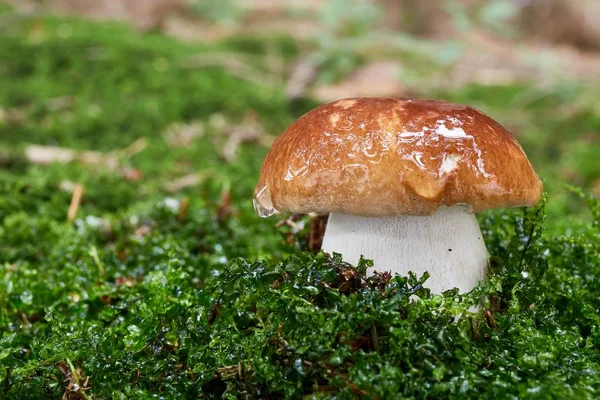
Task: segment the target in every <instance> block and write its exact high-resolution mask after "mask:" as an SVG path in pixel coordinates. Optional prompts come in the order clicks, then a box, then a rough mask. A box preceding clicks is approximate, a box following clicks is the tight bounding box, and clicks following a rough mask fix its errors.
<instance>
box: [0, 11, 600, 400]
mask: <svg viewBox="0 0 600 400" xmlns="http://www.w3.org/2000/svg"><path fill="white" fill-rule="evenodd" d="M2 29H3V31H2V32H1V33H2V34H3V39H2V41H0V71H1V73H0V108H2V110H3V114H2V115H4V116H5V117H3V118H2V120H1V121H0V145H1V146H2V149H3V150H2V151H3V152H6V154H5V155H4V156H5V157H4V158H0V160H4V159H6V162H4V161H3V163H2V168H1V169H0V394H1V395H0V398H8V399H28V398H30V399H39V398H61V397H62V396H63V394H64V393H65V392H66V393H67V397H69V398H72V399H80V398H86V397H88V398H94V399H122V398H123V399H124V398H148V397H152V396H155V397H158V398H165V399H176V398H188V397H189V398H197V397H203V398H230V399H233V398H282V397H288V398H301V397H303V396H306V397H308V398H339V399H346V398H348V399H350V398H358V397H359V396H361V395H366V396H368V397H379V398H394V397H399V396H400V397H405V398H477V399H480V398H489V399H498V398H515V397H516V398H559V397H563V398H578V399H579V398H595V397H598V391H599V390H600V384H599V382H600V331H599V324H600V319H599V317H598V315H597V313H596V310H598V309H599V308H600V300H599V299H600V296H599V294H600V280H598V279H597V277H598V275H599V274H600V205H598V202H597V201H596V200H594V199H592V198H590V197H586V196H584V195H582V194H581V193H579V192H577V191H573V190H567V189H563V188H564V182H565V175H564V174H563V172H562V169H567V170H570V171H574V173H575V174H576V175H577V176H578V177H579V178H580V180H578V181H577V183H578V184H579V185H581V186H583V187H585V188H589V186H590V185H591V184H592V182H593V181H594V180H595V179H597V174H598V171H597V168H596V167H595V165H596V164H595V163H594V158H593V157H594V155H595V154H597V153H596V152H594V151H595V150H596V149H598V143H597V142H596V141H595V138H593V137H592V138H591V139H586V138H587V136H586V135H588V134H589V132H592V131H595V130H597V129H598V128H599V126H598V121H599V116H598V114H597V112H596V111H594V110H593V108H592V107H591V106H590V107H586V106H582V107H581V108H580V109H578V110H576V112H574V113H571V114H570V117H569V119H568V120H564V121H563V120H562V119H561V117H560V115H561V114H557V113H556V109H557V108H558V109H562V107H565V106H566V105H568V104H571V103H572V102H573V99H575V98H578V96H586V95H588V96H593V92H592V90H593V89H589V91H587V90H588V89H585V88H579V87H575V88H573V89H572V91H571V92H568V93H567V92H561V94H555V95H553V94H548V93H541V92H536V89H532V88H527V87H511V88H505V89H502V90H500V89H493V90H492V89H490V88H487V89H485V90H484V89H483V88H480V87H469V88H466V89H464V90H461V91H457V92H454V93H446V94H432V95H439V96H444V97H447V98H450V99H453V100H456V101H462V102H466V103H470V104H474V105H476V106H482V108H484V107H483V106H485V107H486V108H487V111H490V113H491V114H492V115H496V114H498V115H499V119H501V120H502V121H503V122H505V123H506V124H507V125H512V126H511V127H513V128H514V127H516V128H517V131H518V132H517V133H518V135H519V139H520V141H521V142H522V143H523V145H524V146H525V148H526V150H527V152H528V153H529V154H531V155H532V160H533V162H534V164H535V165H536V168H537V169H538V170H539V171H540V174H541V175H542V176H543V177H544V178H545V179H546V181H547V184H548V185H547V186H548V187H549V189H550V192H551V196H550V197H549V200H548V203H547V204H546V203H545V204H544V205H542V206H540V208H538V209H529V210H522V209H518V210H510V211H507V210H499V211H493V212H488V213H485V214H483V215H481V216H480V223H481V226H482V229H483V232H484V235H485V238H486V242H487V244H488V247H489V250H490V253H491V254H492V258H493V274H492V276H491V277H490V279H489V280H488V282H487V283H486V284H485V285H484V286H482V287H479V288H477V289H476V290H475V291H474V292H473V293H470V294H459V293H456V292H454V291H450V292H447V293H445V294H444V295H442V296H431V295H430V294H429V292H428V291H427V289H426V286H427V282H426V281H424V278H425V277H423V278H419V277H414V276H410V277H394V278H393V279H391V280H389V281H388V280H386V279H385V278H383V277H375V278H371V279H369V280H365V279H364V278H363V276H364V274H363V273H364V270H365V267H366V266H367V262H366V261H365V262H364V263H363V264H361V265H360V266H359V267H358V268H355V267H351V266H349V265H346V264H344V263H342V262H341V261H340V260H339V259H338V258H335V257H334V258H331V257H329V256H325V255H323V254H319V255H311V254H308V253H305V252H303V250H304V249H305V239H304V238H303V236H302V235H303V234H305V233H306V227H305V228H303V229H302V230H301V232H299V233H298V234H296V236H295V237H294V236H291V232H289V231H287V230H286V229H284V228H282V229H278V228H276V227H275V226H274V225H275V222H276V221H273V220H272V219H267V220H262V219H259V218H258V217H256V216H255V215H254V213H253V211H252V208H251V203H250V201H249V198H250V195H251V193H252V189H253V186H254V183H255V180H256V177H257V173H258V168H259V166H260V162H261V160H262V157H263V156H264V154H265V151H266V149H265V148H263V147H261V146H258V145H256V144H246V145H244V146H242V147H241V148H240V149H239V153H238V157H237V159H235V160H233V161H231V162H227V161H225V160H224V159H223V158H222V157H221V156H220V153H219V152H220V149H221V146H222V143H223V137H222V135H223V134H224V133H223V132H220V131H219V130H218V129H216V128H214V127H213V126H212V125H211V124H210V123H208V121H209V119H210V118H211V115H213V114H214V113H220V114H222V115H223V116H224V117H225V118H226V119H227V120H229V121H233V122H234V123H239V122H240V121H242V120H243V117H244V115H245V114H246V113H247V112H248V111H253V112H255V113H257V115H258V119H259V121H260V122H261V123H263V124H264V126H265V127H266V129H267V131H268V132H270V133H273V134H276V133H277V132H279V131H281V130H282V129H283V128H284V127H285V126H286V125H287V124H288V123H289V122H291V121H292V120H293V119H294V118H295V117H297V116H298V115H299V114H300V113H302V112H303V111H305V110H307V109H308V108H310V107H311V106H312V104H309V103H306V104H301V103H296V104H290V103H289V102H288V101H287V100H286V99H285V97H284V95H283V91H282V90H281V88H277V87H275V88H265V87H262V86H259V85H257V84H254V83H252V82H248V81H247V80H245V79H240V78H239V77H236V76H233V75H232V74H230V73H229V72H227V71H226V70H224V69H220V68H191V67H190V66H189V64H187V63H186V60H189V59H190V58H193V57H201V56H202V55H203V54H206V53H207V52H222V51H225V50H226V51H236V52H239V51H242V50H243V49H251V50H252V52H255V53H256V54H258V55H259V56H260V55H261V54H262V52H261V49H264V47H262V46H261V42H253V41H252V40H251V39H247V38H245V39H243V40H242V39H240V40H231V41H229V42H228V43H220V44H215V45H214V46H199V45H184V44H181V43H178V42H175V41H172V40H170V39H167V38H164V37H161V36H157V35H150V36H141V35H139V34H135V33H132V32H130V31H129V30H127V29H125V28H123V27H121V26H118V25H110V24H108V25H104V24H99V25H98V24H89V23H79V22H74V21H71V20H62V19H34V20H31V19H23V20H19V21H16V22H14V23H12V24H9V25H7V26H6V27H3V28H2ZM269 46H271V47H272V46H281V53H282V54H293V53H294V52H295V49H294V46H293V44H290V43H289V41H287V40H281V41H277V40H274V41H273V43H271V44H269ZM264 52H266V50H264ZM32 54H35V57H33V56H32ZM259 58H260V57H259ZM519 93H528V96H533V94H537V97H536V96H533V98H534V100H535V101H533V100H532V101H531V102H527V106H526V107H524V109H523V110H522V109H521V108H519V107H516V108H509V107H508V106H507V103H508V102H509V101H510V99H514V98H515V94H519ZM590 93H592V94H590ZM523 104H524V103H523ZM6 115H8V116H9V117H6ZM524 116H525V117H524ZM196 120H197V121H201V122H202V123H204V126H205V133H204V135H203V136H201V137H198V138H196V139H194V140H192V141H191V142H190V143H189V144H187V145H185V146H183V147H176V146H173V145H171V144H169V141H168V140H166V139H165V137H164V135H163V134H162V133H163V132H164V130H165V128H166V127H167V126H169V125H170V124H172V123H174V122H192V121H196ZM140 137H142V138H145V140H146V144H147V146H146V147H145V148H144V149H143V150H141V151H140V152H138V153H136V154H135V155H134V156H132V157H126V156H123V155H121V156H120V158H121V164H122V166H123V167H128V168H134V169H138V170H140V171H141V172H142V173H143V176H142V178H141V179H139V180H135V179H134V180H128V179H125V178H124V177H123V176H122V174H121V173H120V172H119V171H118V170H109V169H106V168H92V167H86V166H82V165H76V164H69V165H50V166H43V167H42V166H35V165H32V164H30V163H28V162H26V160H25V158H24V156H23V153H22V151H23V149H24V148H25V147H26V146H27V145H28V144H30V143H36V144H51V145H60V146H64V147H68V148H75V149H82V150H101V151H104V152H108V151H114V150H119V149H122V148H124V147H125V146H128V145H129V144H131V143H132V142H134V141H135V140H136V139H138V138H140ZM542 138H544V140H543V141H541V139H542ZM584 139H585V140H590V141H589V142H586V143H587V145H582V144H581V143H582V142H581V140H584ZM540 143H544V144H543V146H542V145H540ZM198 171H203V173H204V174H205V180H204V181H203V182H202V183H201V184H199V185H197V186H193V187H188V188H184V189H182V190H181V191H179V192H177V193H176V194H172V193H168V192H167V190H166V189H165V183H167V182H169V181H170V180H173V179H175V178H179V177H182V176H185V175H187V174H189V173H192V172H198ZM579 178H578V179H579ZM68 182H81V183H83V184H84V185H85V193H84V196H83V201H82V204H81V207H80V209H79V213H78V218H77V219H76V220H75V221H74V222H73V223H68V222H66V215H67V209H68V205H69V202H70V199H71V193H70V192H69V190H68V187H69V183H68ZM222 192H225V193H229V194H230V195H231V203H230V204H228V203H227V201H223V200H222V199H221V193H222ZM170 196H172V197H175V198H174V199H171V198H170ZM184 197H188V198H189V199H190V205H189V210H188V213H187V215H186V217H185V219H183V220H182V219H181V218H180V217H179V210H178V207H179V204H180V203H179V201H180V200H181V199H183V198H184ZM583 204H587V205H588V206H587V207H583ZM566 211H569V212H570V214H571V215H576V216H577V219H576V220H575V219H572V218H571V217H567V216H566V215H565V213H566ZM571 211H573V212H571ZM301 222H303V221H301ZM304 222H305V221H304ZM290 238H291V239H292V240H289V241H288V239H290ZM415 296H416V297H418V298H420V300H419V301H414V300H411V297H415ZM481 298H485V299H486V300H485V303H484V306H483V307H482V308H481V310H480V311H478V312H476V313H471V312H469V311H468V310H469V308H470V307H471V306H473V305H474V304H476V303H477V302H478V301H479V300H480V299H481ZM87 378H89V380H87V383H86V379H87ZM75 384H77V385H78V386H79V388H80V389H78V390H75V388H74V386H73V385H75ZM86 384H87V386H86ZM82 387H85V388H87V387H89V390H81V388H82Z"/></svg>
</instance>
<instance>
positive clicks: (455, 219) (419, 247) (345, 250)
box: [322, 206, 488, 293]
mask: <svg viewBox="0 0 600 400" xmlns="http://www.w3.org/2000/svg"><path fill="white" fill-rule="evenodd" d="M322 249H323V251H325V252H328V253H334V252H335V253H340V254H341V255H342V257H343V259H344V261H346V262H349V263H351V264H356V263H358V261H359V259H360V257H361V255H362V256H364V257H365V258H368V259H372V260H373V262H374V264H375V265H374V268H373V270H374V271H391V272H392V274H396V273H397V274H401V275H407V274H408V272H409V271H412V272H414V273H415V274H416V275H417V276H421V275H422V274H423V273H424V272H426V271H427V272H429V274H430V278H429V279H428V280H427V282H426V283H425V286H426V287H429V288H430V289H431V290H432V292H433V293H441V292H443V291H445V290H449V289H452V288H455V287H456V288H458V289H459V290H460V291H461V292H466V291H470V290H471V289H473V288H474V287H475V286H476V285H477V283H478V282H479V281H480V280H481V279H484V278H485V276H486V273H487V269H488V252H487V249H486V247H485V243H484V241H483V236H482V235H481V230H480V229H479V225H478V224H477V220H476V218H475V215H474V214H471V213H467V212H465V209H464V207H462V206H454V207H442V208H440V209H438V211H437V212H436V213H434V214H433V215H431V216H413V215H400V216H389V217H381V218H365V217H358V216H355V215H349V214H336V213H333V214H330V216H329V221H328V222H327V228H326V230H325V237H324V238H323V247H322ZM369 272H370V273H373V271H369Z"/></svg>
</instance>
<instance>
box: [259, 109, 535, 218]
mask: <svg viewBox="0 0 600 400" xmlns="http://www.w3.org/2000/svg"><path fill="white" fill-rule="evenodd" d="M541 195H542V184H541V181H540V179H539V177H538V176H537V175H536V173H535V171H534V170H533V168H532V167H531V164H530V163H529V161H528V159H527V156H526V155H525V153H524V152H523V149H522V148H521V146H519V144H518V143H517V142H516V141H515V139H514V138H513V137H512V136H511V135H510V133H508V132H507V131H506V129H504V128H503V127H502V126H501V125H500V124H498V123H497V122H496V121H494V120H493V119H491V118H490V117H488V116H486V115H485V114H483V113H482V112H480V111H478V110H476V109H474V108H472V107H468V106H464V105H457V104H451V103H447V102H443V101H425V100H405V99H397V98H356V99H346V100H339V101H336V102H333V103H329V104H325V105H322V106H319V107H317V108H315V109H313V110H312V111H309V112H308V113H307V114H305V115H303V116H302V117H300V118H299V119H298V120H297V121H296V122H294V123H293V124H292V125H291V126H290V127H289V128H288V129H287V130H286V131H285V132H284V133H283V134H282V135H281V136H279V137H278V138H277V140H276V141H275V142H274V143H273V146H272V147H271V149H270V151H269V152H268V154H267V156H266V158H265V160H264V162H263V164H262V168H261V171H260V179H259V182H258V184H257V186H256V190H255V193H254V203H255V208H256V209H257V211H258V212H259V214H261V215H263V216H268V215H270V214H272V213H273V212H276V211H279V212H295V213H303V214H306V213H311V212H314V213H320V214H326V213H344V214H353V215H359V216H368V217H382V216H391V215H430V214H432V213H434V212H435V211H436V210H437V209H438V207H440V206H453V205H465V206H466V207H467V208H468V209H470V210H472V211H473V212H478V211H482V210H485V209H489V208H501V207H516V206H531V205H535V204H536V203H538V202H539V200H540V197H541Z"/></svg>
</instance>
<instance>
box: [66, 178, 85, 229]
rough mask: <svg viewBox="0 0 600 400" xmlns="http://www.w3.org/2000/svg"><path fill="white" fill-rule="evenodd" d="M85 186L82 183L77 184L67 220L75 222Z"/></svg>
mask: <svg viewBox="0 0 600 400" xmlns="http://www.w3.org/2000/svg"><path fill="white" fill-rule="evenodd" d="M83 189H84V186H83V185H82V184H81V183H78V184H76V185H75V188H74V190H73V195H72V196H71V204H70V205H69V211H68V212H67V221H69V222H73V220H74V219H75V217H76V216H77V211H78V210H79V206H80V205H81V198H82V196H83Z"/></svg>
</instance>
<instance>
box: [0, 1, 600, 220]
mask: <svg viewBox="0 0 600 400" xmlns="http://www.w3.org/2000/svg"><path fill="white" fill-rule="evenodd" d="M0 3H2V2H0ZM3 4H4V5H3V6H2V10H3V11H2V14H0V16H1V19H0V33H1V34H2V36H4V39H2V40H1V41H0V75H3V83H2V85H1V87H0V91H2V94H0V141H1V143H2V144H3V145H4V148H5V149H7V150H5V152H6V154H5V155H4V156H3V157H4V159H5V160H12V158H11V157H13V154H14V152H15V151H22V152H24V154H25V159H26V161H25V162H27V163H33V164H39V165H46V164H51V163H55V162H59V163H71V162H77V163H83V164H85V163H87V164H88V165H89V164H91V165H94V166H96V165H102V166H103V167H106V168H108V169H115V168H117V167H115V166H118V168H117V169H119V171H121V172H120V173H121V175H123V176H125V177H126V179H128V180H129V181H130V182H136V184H139V185H141V187H142V188H144V187H146V189H147V190H146V191H144V190H141V191H138V193H150V192H151V190H150V189H148V187H152V188H156V187H159V186H160V188H161V190H165V188H166V191H167V192H170V193H180V191H183V192H182V193H185V190H191V191H192V192H190V193H197V192H193V190H196V189H195V188H196V187H197V186H198V185H201V184H202V182H205V176H206V175H207V174H208V175H210V174H213V172H214V171H215V170H216V171H219V170H220V168H221V165H222V164H223V165H225V164H228V165H229V166H230V167H231V168H230V169H228V170H227V171H228V172H223V173H222V174H221V175H219V176H220V178H218V179H216V181H219V180H223V179H225V180H227V179H229V178H227V176H230V175H228V174H230V172H231V171H236V173H239V171H240V168H247V169H245V170H244V171H243V172H242V173H241V175H238V176H247V177H248V179H247V180H248V183H247V184H241V185H240V186H239V187H237V186H236V187H237V189H236V190H238V191H239V192H238V195H239V196H247V195H249V193H250V192H251V190H252V185H253V184H254V180H253V179H254V177H255V176H256V174H257V171H258V167H259V165H260V161H261V159H262V156H263V155H264V154H265V151H266V149H267V148H268V146H269V145H270V143H271V142H272V140H273V137H274V136H276V135H277V134H279V133H280V132H281V131H282V130H283V129H284V128H285V126H286V125H287V124H289V123H290V122H291V121H293V120H294V119H295V118H297V117H298V116H299V115H301V114H302V113H303V112H305V111H307V110H308V109H310V108H312V107H314V106H315V105H317V104H318V103H321V102H326V101H331V100H334V99H338V98H342V97H349V96H403V97H428V98H443V99H447V100H450V101H454V102H459V103H466V104H470V105H472V106H475V107H477V108H479V109H481V110H483V111H485V112H486V113H488V114H490V115H491V116H492V117H493V118H495V119H497V120H499V121H500V122H501V123H502V124H503V125H505V126H506V127H507V128H508V129H509V130H510V131H511V132H512V133H513V134H514V135H515V136H516V137H517V138H518V140H519V141H520V143H521V144H522V145H523V146H524V148H525V149H526V151H527V153H528V154H529V156H530V158H531V160H532V162H533V164H534V166H535V168H536V169H537V170H538V171H539V173H540V175H541V176H542V177H543V178H544V180H545V182H546V188H547V190H548V191H549V193H550V194H551V198H552V202H551V206H550V207H549V213H550V214H551V215H555V216H564V215H571V214H579V213H580V212H584V211H582V207H581V204H580V203H578V202H577V200H575V199H577V196H575V195H574V194H573V193H572V191H571V190H570V189H569V186H568V185H574V186H576V187H581V188H583V189H584V191H586V192H589V193H593V194H594V195H595V196H599V197H600V161H599V158H600V85H599V83H600V2H599V1H597V0H486V1H482V0H477V1H476V0H396V1H392V0H353V1H351V0H278V1H274V0H272V1H269V0H45V1H43V0H37V1H34V0H4V1H3ZM157 138H158V139H157ZM155 139H157V140H158V141H155ZM32 146H33V147H32ZM207 146H210V149H208V147H207ZM115 149H120V150H119V151H115ZM240 149H241V150H240ZM244 149H246V150H244ZM86 152H87V153H86ZM141 153H144V154H143V155H141ZM250 154H254V155H250ZM157 159H160V160H161V162H159V163H157V162H156V160H157ZM150 160H152V161H150ZM242 161H243V163H244V164H245V165H244V166H243V167H242V166H241V164H242ZM11 162H12V161H11ZM5 164H7V165H8V164H10V162H9V161H5ZM12 165H13V168H14V163H13V164H12ZM207 170H211V171H213V172H211V173H205V172H206V171H207ZM199 171H200V172H199ZM202 171H204V172H202ZM12 173H14V170H13V172H12ZM223 177H225V178H223ZM140 182H141V183H140ZM165 182H166V183H165ZM169 185H170V186H169ZM152 190H154V189H152ZM234 194H235V193H234Z"/></svg>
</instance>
